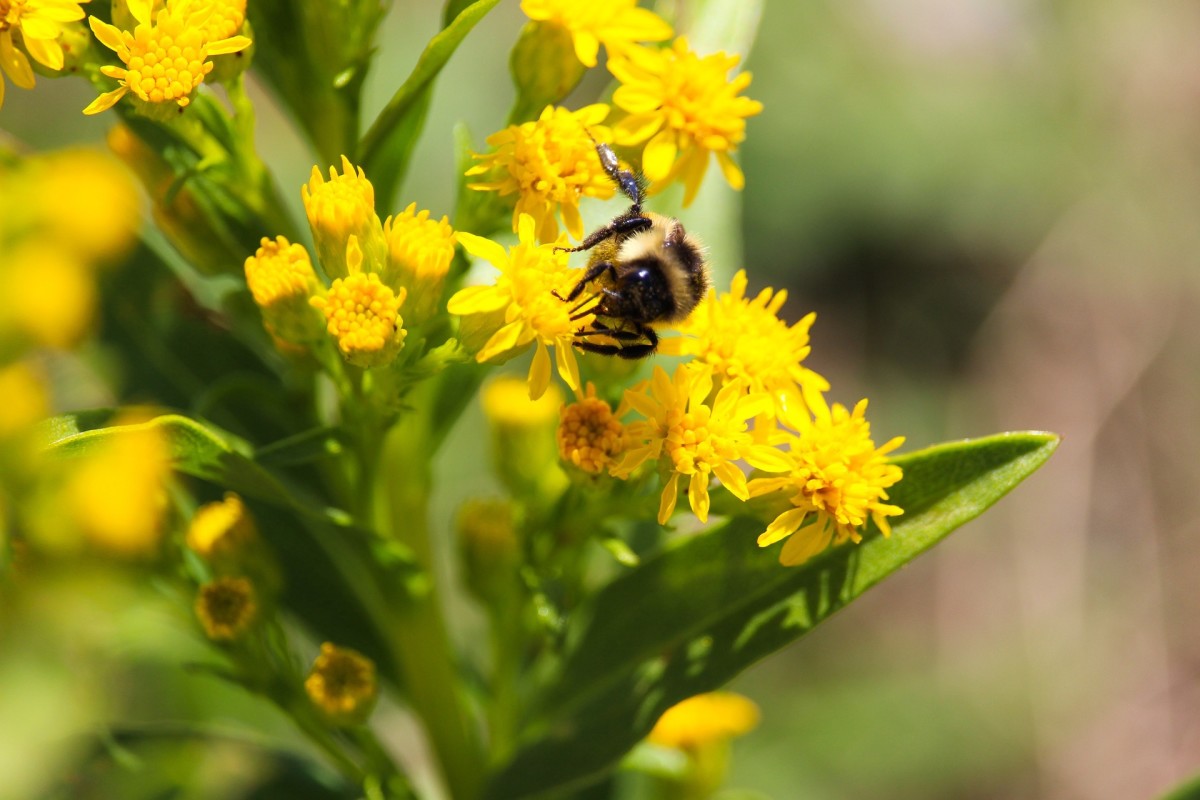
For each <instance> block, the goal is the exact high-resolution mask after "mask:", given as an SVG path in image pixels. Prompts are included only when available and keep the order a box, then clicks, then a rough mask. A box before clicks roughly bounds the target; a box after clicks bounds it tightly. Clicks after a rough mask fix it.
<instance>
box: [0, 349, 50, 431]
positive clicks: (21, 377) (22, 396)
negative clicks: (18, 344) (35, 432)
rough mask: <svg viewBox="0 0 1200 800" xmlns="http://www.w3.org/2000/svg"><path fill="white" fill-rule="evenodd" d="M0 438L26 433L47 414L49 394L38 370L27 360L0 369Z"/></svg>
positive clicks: (48, 411)
mask: <svg viewBox="0 0 1200 800" xmlns="http://www.w3.org/2000/svg"><path fill="white" fill-rule="evenodd" d="M0 397H2V398H4V402H3V403H0V438H2V439H8V438H10V437H12V436H13V435H16V434H20V433H23V432H24V431H27V430H28V429H29V428H30V426H32V425H33V424H34V423H35V422H38V421H39V420H41V419H44V418H45V417H46V415H47V414H49V413H50V392H49V390H48V388H47V386H46V381H45V379H44V378H43V377H42V375H41V373H40V371H39V370H37V369H36V368H35V367H34V366H33V365H32V364H30V363H29V362H27V361H18V362H16V363H13V364H6V365H5V366H3V367H0Z"/></svg>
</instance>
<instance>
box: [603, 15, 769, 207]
mask: <svg viewBox="0 0 1200 800" xmlns="http://www.w3.org/2000/svg"><path fill="white" fill-rule="evenodd" d="M738 61H740V58H739V57H738V56H731V55H727V54H725V53H715V54H713V55H710V56H703V57H701V56H698V55H697V54H696V53H694V52H692V51H691V50H690V49H689V48H688V44H687V39H686V38H684V37H682V36H681V37H679V38H678V39H676V40H675V42H674V44H673V45H672V46H671V47H667V48H662V49H652V48H648V47H638V46H635V47H631V48H628V49H627V50H625V51H624V52H623V53H622V54H621V56H620V57H619V58H613V59H611V60H610V61H609V62H608V69H609V71H610V72H612V74H613V75H614V76H616V78H617V80H619V81H620V82H621V86H620V87H619V88H618V89H617V90H616V92H615V93H613V103H614V104H615V105H616V106H617V107H619V108H621V109H623V110H625V111H627V112H628V114H629V115H628V116H627V117H625V118H624V119H622V120H621V121H620V122H618V123H617V124H616V125H615V126H614V128H613V136H614V139H615V141H616V143H617V144H619V145H624V146H630V147H632V146H635V145H640V144H642V143H643V142H644V143H645V149H644V150H643V151H642V171H643V172H644V173H645V175H646V178H647V179H648V180H650V181H651V187H650V188H651V191H657V190H658V189H660V188H662V186H664V185H665V184H667V183H669V182H671V181H673V180H675V179H676V178H678V179H680V180H682V181H683V184H684V187H685V192H684V198H683V204H684V205H685V206H686V205H689V204H691V202H692V200H693V199H695V197H696V192H698V191H699V190H700V183H701V181H703V179H704V173H705V172H706V171H707V170H708V156H709V154H710V153H712V154H714V155H716V157H717V164H718V165H720V167H721V171H722V172H723V173H724V175H725V179H726V180H727V181H729V185H730V186H732V187H733V188H734V189H741V188H742V187H743V186H744V185H745V178H744V176H743V175H742V170H741V168H739V167H738V165H737V164H736V163H734V161H733V158H732V153H734V152H735V151H736V150H737V146H738V145H739V144H740V143H741V142H742V140H744V139H745V138H746V117H752V116H754V115H755V114H758V113H759V112H761V111H762V103H760V102H758V101H757V100H751V99H750V98H748V97H742V96H741V92H742V91H743V90H744V89H745V88H746V87H747V86H749V85H750V73H749V72H740V73H738V74H737V75H735V76H734V77H733V78H732V79H731V78H730V77H729V71H730V70H732V69H733V68H734V67H736V66H737V64H738Z"/></svg>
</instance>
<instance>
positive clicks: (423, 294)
mask: <svg viewBox="0 0 1200 800" xmlns="http://www.w3.org/2000/svg"><path fill="white" fill-rule="evenodd" d="M383 236H384V239H386V240H387V248H388V259H387V268H386V270H385V271H384V281H385V282H386V283H388V284H389V285H394V286H402V287H404V288H405V289H407V290H408V300H407V301H406V310H405V312H404V313H405V316H406V317H408V318H409V319H410V322H423V321H425V320H427V319H429V318H430V317H431V316H433V315H434V313H436V311H437V309H438V307H439V305H440V301H441V298H442V285H443V284H444V283H445V280H446V273H447V272H449V271H450V262H451V261H453V260H454V247H455V239H454V229H453V228H451V227H450V219H449V218H448V217H445V216H443V217H442V218H441V219H440V220H437V219H433V218H432V217H430V215H429V211H427V210H424V211H417V204H416V203H411V204H410V205H409V206H408V208H406V209H404V211H402V212H401V213H399V214H397V215H396V216H394V217H388V218H387V220H386V221H384V223H383Z"/></svg>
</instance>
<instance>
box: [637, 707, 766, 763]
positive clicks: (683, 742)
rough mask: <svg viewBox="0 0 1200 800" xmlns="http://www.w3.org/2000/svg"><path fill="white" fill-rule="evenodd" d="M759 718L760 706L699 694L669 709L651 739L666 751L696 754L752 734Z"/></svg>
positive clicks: (650, 736)
mask: <svg viewBox="0 0 1200 800" xmlns="http://www.w3.org/2000/svg"><path fill="white" fill-rule="evenodd" d="M758 717H759V714H758V706H756V705H755V704H754V703H753V702H751V701H750V700H749V699H748V698H745V697H742V696H741V695H740V694H734V693H733V692H709V693H707V694H698V695H696V696H695V697H689V698H688V699H687V700H684V701H683V702H681V703H677V704H675V705H673V706H671V707H670V708H668V709H667V710H666V712H664V713H663V715H662V716H661V717H659V718H658V722H656V723H655V725H654V729H653V730H652V731H650V735H649V737H647V738H648V739H649V740H650V741H651V742H653V743H654V744H657V745H662V746H663V747H676V748H679V749H680V750H689V751H695V750H699V749H700V748H702V747H704V746H706V745H709V744H712V743H715V742H724V741H728V740H729V739H732V738H734V737H736V736H743V735H745V734H747V733H749V732H750V731H752V730H754V728H755V727H757V725H758Z"/></svg>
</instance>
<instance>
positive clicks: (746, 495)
mask: <svg viewBox="0 0 1200 800" xmlns="http://www.w3.org/2000/svg"><path fill="white" fill-rule="evenodd" d="M713 473H714V474H715V475H716V476H717V480H719V481H720V482H721V485H722V486H724V487H725V488H726V489H728V490H729V493H730V494H732V495H733V496H734V497H736V498H737V499H738V500H741V501H742V502H743V503H744V502H746V501H747V500H749V499H750V492H749V490H748V489H747V488H746V475H745V473H744V472H742V471H741V470H740V469H738V468H737V465H736V464H732V463H730V462H728V461H722V462H721V463H720V464H717V465H716V466H714V467H713Z"/></svg>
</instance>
